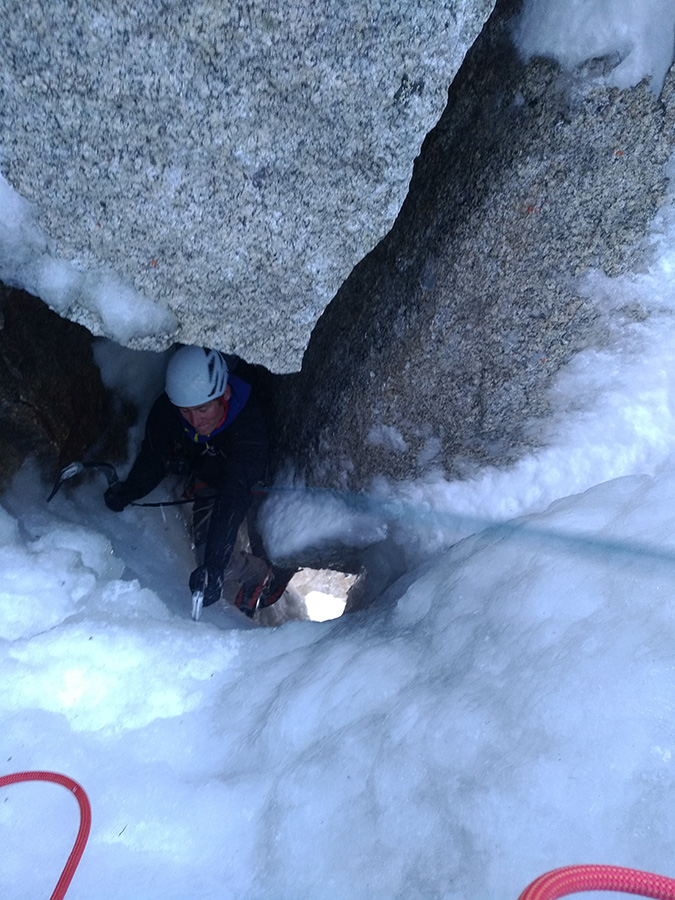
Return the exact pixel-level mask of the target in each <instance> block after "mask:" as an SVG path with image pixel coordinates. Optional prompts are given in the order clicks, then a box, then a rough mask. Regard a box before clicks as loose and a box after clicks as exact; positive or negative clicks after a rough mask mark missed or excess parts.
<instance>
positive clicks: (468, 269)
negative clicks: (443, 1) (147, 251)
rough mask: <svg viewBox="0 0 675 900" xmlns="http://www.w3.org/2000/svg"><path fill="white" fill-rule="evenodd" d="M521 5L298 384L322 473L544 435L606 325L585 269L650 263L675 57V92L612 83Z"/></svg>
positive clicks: (474, 452) (308, 446)
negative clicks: (564, 52)
mask: <svg viewBox="0 0 675 900" xmlns="http://www.w3.org/2000/svg"><path fill="white" fill-rule="evenodd" d="M511 6H512V4H509V3H503V4H500V5H499V6H498V10H497V11H496V12H495V15H494V16H493V18H492V19H491V20H490V23H489V24H488V26H486V28H485V30H484V31H483V33H482V34H481V36H480V38H479V39H478V41H477V42H476V44H475V45H474V47H473V48H472V50H471V51H470V53H469V55H468V56H467V59H466V61H465V63H464V65H463V67H462V69H461V70H460V72H459V74H458V76H457V77H456V79H455V81H454V82H453V85H452V87H451V90H450V100H449V103H448V107H447V110H446V112H445V113H444V115H443V117H442V119H441V121H440V123H439V125H438V127H437V128H436V129H435V130H434V131H433V132H432V133H431V134H430V135H429V137H428V138H427V140H426V142H425V144H424V147H423V150H422V153H421V155H420V157H419V159H418V161H417V163H416V165H415V172H414V176H413V179H412V183H411V188H410V193H409V196H408V198H407V200H406V202H405V204H404V206H403V208H402V210H401V213H400V215H399V217H398V219H397V221H396V224H395V226H394V227H393V229H392V231H391V232H390V234H389V235H388V236H387V237H386V238H385V240H383V241H382V242H381V243H380V244H379V245H378V247H377V248H376V249H375V250H374V251H373V252H372V253H371V254H370V255H369V256H368V257H367V258H366V259H365V260H364V261H363V262H362V263H361V264H360V265H359V266H357V267H356V269H355V270H354V272H353V273H352V275H351V276H350V278H349V279H348V280H347V282H346V283H345V285H344V286H343V287H342V289H341V290H340V292H339V293H338V295H337V296H336V298H335V299H334V301H333V302H332V303H331V304H330V306H329V307H328V308H327V310H326V312H325V313H324V314H323V316H322V317H321V319H320V321H319V323H318V325H317V327H316V329H315V331H314V333H313V335H312V339H311V341H310V344H309V348H308V350H307V353H306V355H305V361H304V364H303V368H302V372H301V374H300V376H298V377H295V376H293V378H292V381H291V382H289V384H288V385H287V386H286V392H287V394H288V395H289V396H291V397H292V398H293V403H294V407H293V411H292V412H290V411H289V410H288V409H287V410H286V413H285V415H284V418H283V421H282V422H281V424H280V427H281V428H283V429H285V446H286V450H287V455H289V456H290V457H292V458H293V459H294V461H295V462H296V464H300V466H301V468H304V470H305V471H306V472H307V473H308V475H309V477H310V480H311V481H312V482H314V483H322V484H330V485H335V484H347V485H348V486H351V487H361V486H363V485H364V484H367V483H368V480H369V479H370V477H371V476H374V475H376V474H381V473H384V474H387V475H389V476H391V477H394V478H415V477H418V476H419V475H420V474H421V473H423V472H424V470H425V468H427V467H429V466H433V467H435V468H437V469H441V470H443V471H445V473H447V474H449V475H451V476H461V475H462V474H464V473H466V472H467V471H471V470H472V468H473V467H475V466H476V465H480V464H484V463H494V464H500V463H506V462H509V461H512V460H513V459H514V458H516V457H517V455H518V454H519V453H520V452H521V451H522V450H523V448H524V447H525V446H528V445H530V444H534V443H536V434H533V432H532V428H531V424H532V417H533V416H537V415H544V414H545V413H546V411H547V406H546V388H547V386H548V385H549V383H550V379H551V376H552V375H553V374H554V373H555V372H556V371H557V370H558V369H559V368H560V367H561V366H562V365H563V364H564V363H565V362H567V361H568V360H569V359H570V357H571V356H572V355H573V354H574V353H575V352H577V351H579V350H580V349H582V348H583V347H584V346H587V345H589V344H590V343H592V342H594V341H597V340H600V339H601V338H602V334H603V328H604V327H605V324H606V323H604V322H603V321H601V320H600V319H599V318H598V313H597V311H596V310H595V309H594V308H593V306H592V305H591V304H590V302H589V301H587V300H585V299H584V298H583V297H582V296H579V294H578V293H577V292H576V290H575V287H574V282H573V279H574V276H576V275H579V274H581V273H583V272H585V271H586V270H587V269H588V268H589V267H593V268H597V269H601V270H603V271H604V272H605V273H607V274H608V275H618V274H621V273H623V272H626V271H631V270H635V268H636V266H637V265H638V264H639V260H638V259H637V258H636V252H637V251H635V250H634V249H633V248H635V246H636V242H637V241H638V240H639V239H640V238H641V236H643V235H644V234H645V232H646V230H647V227H648V224H649V222H650V220H651V219H652V217H653V216H654V213H655V211H656V209H657V208H658V206H659V205H660V203H661V202H662V200H663V197H664V189H665V186H666V178H665V175H664V163H665V162H666V160H667V159H668V157H669V155H670V154H671V153H672V152H673V149H674V145H675V128H674V127H673V126H674V123H675V75H674V73H673V70H672V69H671V72H670V74H669V76H668V78H667V80H666V85H665V87H664V90H663V92H662V94H661V96H660V97H659V98H657V97H656V96H655V95H654V94H653V93H652V92H650V90H649V89H648V88H647V87H646V86H645V85H639V86H637V87H636V88H634V89H630V90H623V91H619V90H617V89H614V88H608V87H601V86H595V87H594V82H593V77H594V67H595V69H597V71H598V73H600V72H601V70H602V67H603V61H601V60H599V61H595V62H594V63H593V64H592V65H589V66H587V67H586V68H585V69H584V71H583V72H578V73H576V75H575V74H571V75H570V74H567V75H566V74H564V73H563V72H561V71H560V69H559V68H558V67H557V66H556V65H555V64H553V63H551V62H548V61H545V60H541V59H539V60H533V61H532V62H531V63H530V64H528V65H527V66H525V65H523V64H522V63H521V62H520V61H519V59H518V58H517V56H516V54H515V52H514V50H513V47H512V45H511V42H510V40H509V19H508V13H509V10H510V7H511ZM499 12H501V16H500V15H498V13H499ZM596 84H597V83H596ZM526 420H529V422H530V429H529V431H527V432H526V431H525V429H524V424H525V422H526ZM298 447H300V448H302V449H301V450H299V449H298Z"/></svg>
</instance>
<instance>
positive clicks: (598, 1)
mask: <svg viewBox="0 0 675 900" xmlns="http://www.w3.org/2000/svg"><path fill="white" fill-rule="evenodd" d="M514 37H515V39H516V43H517V45H518V47H519V49H520V51H521V53H522V55H523V57H524V58H525V59H529V58H530V57H532V56H550V57H553V58H554V59H556V60H557V61H558V62H559V63H560V65H561V66H563V67H565V68H569V69H572V68H574V67H575V66H578V65H580V64H581V63H584V62H586V61H587V60H590V59H598V58H600V57H607V58H608V59H609V60H611V61H612V65H613V68H612V71H611V72H610V73H609V75H608V76H607V77H606V83H607V84H609V85H613V86H615V87H618V88H627V87H633V86H634V85H636V84H637V83H638V82H639V81H642V79H643V78H645V77H648V78H651V79H652V80H651V88H652V90H653V91H654V92H655V93H657V94H658V93H660V92H661V88H662V87H663V82H664V79H665V77H666V72H667V71H668V69H669V68H670V64H671V63H672V61H673V45H674V43H675V4H673V2H672V0H640V2H639V3H631V2H630V0H525V2H524V5H523V11H522V14H521V16H520V17H519V18H518V19H517V21H516V23H515V28H514Z"/></svg>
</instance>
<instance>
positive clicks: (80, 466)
mask: <svg viewBox="0 0 675 900" xmlns="http://www.w3.org/2000/svg"><path fill="white" fill-rule="evenodd" d="M86 469H99V470H100V471H101V472H103V473H104V475H105V477H106V478H107V479H108V487H112V486H113V485H114V484H117V483H118V481H119V478H118V477H117V471H116V470H115V466H113V465H112V464H111V463H107V462H72V463H70V464H69V465H67V466H65V467H64V468H63V469H61V471H60V473H59V476H58V478H57V479H56V482H55V484H54V487H53V488H52V492H51V494H50V495H49V497H47V503H49V501H50V500H52V499H53V498H54V497H55V496H56V494H57V492H58V490H59V488H60V487H61V485H62V484H63V482H64V481H68V480H69V479H70V478H74V477H75V476H76V475H80V474H81V473H82V472H84V471H85V470H86Z"/></svg>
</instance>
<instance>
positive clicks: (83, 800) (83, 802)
mask: <svg viewBox="0 0 675 900" xmlns="http://www.w3.org/2000/svg"><path fill="white" fill-rule="evenodd" d="M22 781H51V782H52V783H53V784H60V785H61V786H62V787H64V788H67V789H68V790H69V791H70V792H71V793H72V794H73V795H74V796H75V799H76V800H77V802H78V804H79V807H80V827H79V829H78V832H77V837H76V838H75V843H74V845H73V849H72V850H71V852H70V856H69V857H68V859H67V860H66V864H65V866H64V869H63V872H62V873H61V877H60V878H59V880H58V883H57V885H56V887H55V888H54V891H53V893H52V895H51V897H50V900H63V897H65V895H66V891H67V890H68V888H69V886H70V882H71V881H72V879H73V875H74V874H75V869H77V867H78V864H79V862H80V859H81V858H82V854H83V853H84V848H85V846H86V843H87V839H88V837H89V831H90V829H91V806H90V804H89V798H88V797H87V795H86V794H85V792H84V789H83V788H82V787H81V785H79V784H78V783H77V781H74V780H73V779H72V778H69V777H68V776H67V775H60V774H59V773H58V772H16V773H15V774H14V775H2V776H0V787H5V786H7V785H10V784H19V783H20V782H22Z"/></svg>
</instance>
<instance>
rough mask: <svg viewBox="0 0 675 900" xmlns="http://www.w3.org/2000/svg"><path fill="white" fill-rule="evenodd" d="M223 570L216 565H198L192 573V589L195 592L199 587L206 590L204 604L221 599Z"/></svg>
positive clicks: (209, 604)
mask: <svg viewBox="0 0 675 900" xmlns="http://www.w3.org/2000/svg"><path fill="white" fill-rule="evenodd" d="M223 582H224V579H223V572H222V569H216V568H215V566H197V568H196V569H195V570H194V572H193V573H192V575H190V590H191V591H192V593H193V594H194V592H195V591H196V590H197V589H198V588H202V590H203V591H204V606H211V605H212V604H214V603H217V602H218V601H219V600H220V595H221V593H222V591H223Z"/></svg>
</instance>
